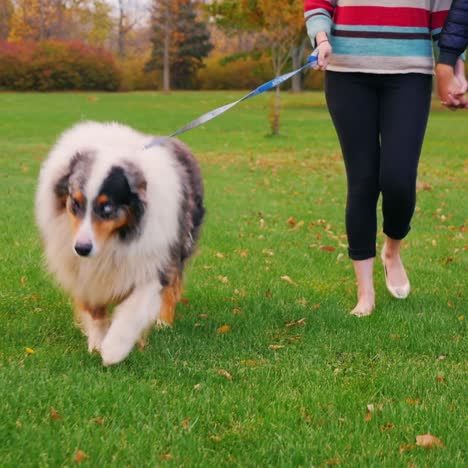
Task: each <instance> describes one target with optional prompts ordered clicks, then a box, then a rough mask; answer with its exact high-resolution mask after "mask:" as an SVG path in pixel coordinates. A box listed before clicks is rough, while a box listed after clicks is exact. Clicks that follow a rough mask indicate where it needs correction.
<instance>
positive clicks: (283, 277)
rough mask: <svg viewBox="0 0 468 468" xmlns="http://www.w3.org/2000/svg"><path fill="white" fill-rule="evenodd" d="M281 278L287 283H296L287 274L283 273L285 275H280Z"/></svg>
mask: <svg viewBox="0 0 468 468" xmlns="http://www.w3.org/2000/svg"><path fill="white" fill-rule="evenodd" d="M281 279H282V280H283V281H286V282H287V283H291V284H294V285H297V283H295V282H294V281H293V280H292V279H291V278H290V277H289V276H287V275H285V276H282V277H281Z"/></svg>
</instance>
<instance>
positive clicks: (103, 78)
mask: <svg viewBox="0 0 468 468" xmlns="http://www.w3.org/2000/svg"><path fill="white" fill-rule="evenodd" d="M146 61H147V57H143V56H139V57H134V58H131V59H127V60H125V61H122V62H120V63H119V64H118V65H117V64H116V62H115V60H114V58H113V56H112V54H110V53H108V52H106V51H104V50H102V49H98V48H95V47H92V46H89V45H87V44H84V43H81V42H64V41H57V40H50V41H43V42H29V43H8V42H2V41H0V89H8V90H19V91H27V90H32V91H54V90H104V91H116V90H122V91H131V90H144V89H161V87H162V86H161V73H159V72H157V71H154V72H151V73H145V72H144V66H145V63H146ZM285 71H286V70H285ZM273 75H274V74H273V70H272V67H271V63H270V60H269V59H268V57H262V58H259V59H253V58H250V57H243V58H238V59H237V60H229V58H228V57H223V56H220V55H218V56H211V57H209V58H208V59H206V60H205V67H204V68H202V69H200V70H199V71H198V74H197V80H196V83H195V86H196V88H197V89H203V90H221V89H223V90H224V89H242V90H248V89H253V88H255V87H257V86H259V85H260V84H262V83H264V82H266V81H268V80H270V79H271V78H272V77H273ZM289 85H290V83H286V84H285V85H283V86H284V87H285V88H287V87H288V86H289ZM304 88H305V89H321V88H323V73H319V72H309V73H308V74H307V75H306V77H305V80H304Z"/></svg>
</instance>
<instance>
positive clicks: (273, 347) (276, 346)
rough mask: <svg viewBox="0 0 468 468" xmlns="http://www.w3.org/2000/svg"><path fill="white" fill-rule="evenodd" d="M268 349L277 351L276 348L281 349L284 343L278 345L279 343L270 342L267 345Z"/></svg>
mask: <svg viewBox="0 0 468 468" xmlns="http://www.w3.org/2000/svg"><path fill="white" fill-rule="evenodd" d="M268 347H269V348H270V349H272V350H273V351H277V350H278V349H283V348H284V345H280V344H271V345H270V346H268Z"/></svg>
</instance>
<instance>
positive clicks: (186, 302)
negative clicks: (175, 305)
mask: <svg viewBox="0 0 468 468" xmlns="http://www.w3.org/2000/svg"><path fill="white" fill-rule="evenodd" d="M180 302H182V304H184V306H190V302H189V301H188V300H187V299H186V298H185V297H183V296H182V297H181V298H180Z"/></svg>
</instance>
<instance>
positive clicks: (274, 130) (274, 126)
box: [271, 86, 281, 135]
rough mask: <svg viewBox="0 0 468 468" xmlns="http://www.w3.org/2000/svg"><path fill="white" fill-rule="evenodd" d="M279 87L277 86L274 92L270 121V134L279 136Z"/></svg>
mask: <svg viewBox="0 0 468 468" xmlns="http://www.w3.org/2000/svg"><path fill="white" fill-rule="evenodd" d="M280 91H281V90H280V87H279V86H277V87H276V90H275V105H274V109H273V117H272V120H271V134H272V135H279V131H280V113H281V95H280Z"/></svg>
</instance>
